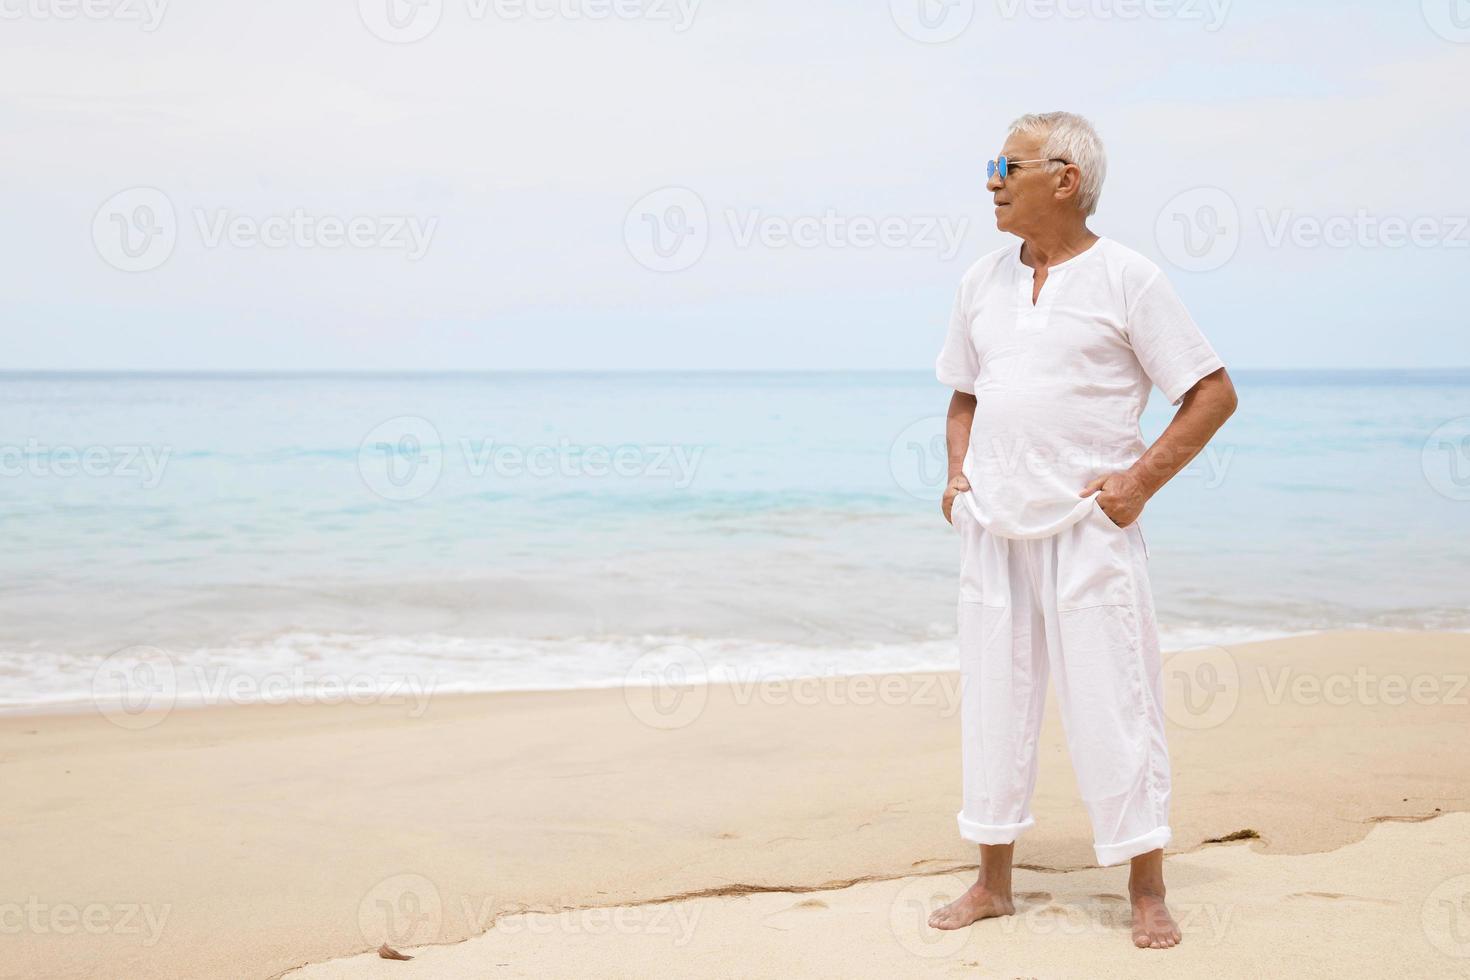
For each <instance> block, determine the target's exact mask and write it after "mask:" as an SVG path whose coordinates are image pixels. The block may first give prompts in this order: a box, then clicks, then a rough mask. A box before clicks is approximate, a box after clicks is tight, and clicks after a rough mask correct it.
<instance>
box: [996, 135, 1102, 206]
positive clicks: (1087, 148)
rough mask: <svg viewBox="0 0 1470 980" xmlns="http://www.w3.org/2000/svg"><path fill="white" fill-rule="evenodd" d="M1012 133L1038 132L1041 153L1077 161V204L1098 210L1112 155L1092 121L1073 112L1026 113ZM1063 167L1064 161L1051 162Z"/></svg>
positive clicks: (1073, 161) (1070, 161)
mask: <svg viewBox="0 0 1470 980" xmlns="http://www.w3.org/2000/svg"><path fill="white" fill-rule="evenodd" d="M1010 131H1011V133H1021V134H1023V135H1026V136H1034V137H1036V138H1037V139H1040V140H1041V155H1042V156H1043V157H1057V158H1059V159H1062V160H1066V161H1067V162H1068V163H1075V164H1076V165H1077V169H1078V170H1081V171H1082V183H1081V185H1080V186H1079V187H1078V188H1077V207H1079V208H1081V209H1082V213H1083V214H1086V215H1091V214H1094V213H1096V211H1097V199H1098V198H1099V197H1101V196H1102V185H1103V178H1104V177H1106V176H1107V173H1108V158H1107V154H1106V153H1105V152H1103V144H1102V138H1101V137H1100V136H1098V135H1097V130H1095V129H1093V128H1092V123H1090V122H1088V121H1087V120H1086V119H1083V118H1082V117H1081V116H1079V115H1077V114H1076V113H1073V112H1039V113H1031V114H1029V115H1025V116H1022V117H1021V118H1020V119H1017V120H1016V121H1015V122H1013V123H1011V129H1010ZM1049 166H1051V167H1060V166H1062V164H1059V163H1055V164H1050V165H1049Z"/></svg>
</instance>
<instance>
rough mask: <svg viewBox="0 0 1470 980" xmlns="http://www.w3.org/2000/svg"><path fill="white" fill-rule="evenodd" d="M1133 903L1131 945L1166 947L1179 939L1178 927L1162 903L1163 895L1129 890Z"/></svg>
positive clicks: (1175, 943)
mask: <svg viewBox="0 0 1470 980" xmlns="http://www.w3.org/2000/svg"><path fill="white" fill-rule="evenodd" d="M1128 898H1129V900H1130V902H1131V903H1132V905H1133V945H1135V946H1137V947H1138V948H1139V949H1168V948H1169V947H1170V946H1174V945H1177V944H1178V942H1179V940H1180V938H1181V937H1180V935H1179V927H1178V926H1177V925H1175V924H1174V917H1173V916H1172V915H1170V914H1169V908H1168V906H1166V905H1165V904H1164V896H1162V895H1150V894H1147V893H1143V892H1129V894H1128Z"/></svg>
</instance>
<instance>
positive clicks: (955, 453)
mask: <svg viewBox="0 0 1470 980" xmlns="http://www.w3.org/2000/svg"><path fill="white" fill-rule="evenodd" d="M974 421H975V396H974V395H967V394H965V393H964V392H963V391H957V392H955V393H954V394H953V395H951V396H950V399H949V416H948V418H947V420H946V422H945V426H944V445H945V449H946V450H947V452H948V454H949V475H948V476H947V477H945V482H946V483H947V482H949V481H950V480H953V479H954V478H955V477H957V476H959V475H960V473H962V472H963V471H964V465H965V454H966V453H967V452H969V451H970V426H971V425H972V424H973V423H974Z"/></svg>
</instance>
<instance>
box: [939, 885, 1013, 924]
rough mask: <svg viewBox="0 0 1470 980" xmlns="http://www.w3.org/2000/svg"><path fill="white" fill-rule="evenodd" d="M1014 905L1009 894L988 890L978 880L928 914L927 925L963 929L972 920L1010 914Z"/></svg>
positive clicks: (977, 920)
mask: <svg viewBox="0 0 1470 980" xmlns="http://www.w3.org/2000/svg"><path fill="white" fill-rule="evenodd" d="M1015 911H1016V905H1015V903H1014V902H1012V901H1011V897H1010V896H1009V895H1002V894H1000V893H998V892H992V891H988V890H987V889H986V888H985V886H984V885H982V884H980V883H979V882H978V881H977V882H976V883H975V884H973V885H971V886H970V890H969V891H967V892H965V893H964V894H963V895H961V896H960V897H959V898H957V899H955V900H954V901H953V902H950V903H949V904H948V905H946V906H945V907H944V908H942V909H937V910H935V912H934V914H933V915H931V916H929V925H930V927H931V928H934V929H963V928H964V927H965V926H967V925H969V924H971V923H972V922H979V921H980V920H981V919H990V918H994V917H995V916H997V915H1011V914H1012V913H1014V912H1015Z"/></svg>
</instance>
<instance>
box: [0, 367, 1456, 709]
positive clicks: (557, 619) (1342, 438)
mask: <svg viewBox="0 0 1470 980" xmlns="http://www.w3.org/2000/svg"><path fill="white" fill-rule="evenodd" d="M1236 382H1237V386H1238V388H1239V390H1240V393H1241V406H1240V409H1239V411H1238V412H1237V414H1236V416H1235V417H1234V418H1233V419H1232V420H1231V421H1230V423H1229V424H1228V425H1227V426H1226V428H1225V429H1224V430H1223V431H1222V432H1221V434H1220V435H1219V437H1217V440H1216V442H1215V443H1214V444H1213V445H1212V446H1211V448H1210V450H1209V451H1208V453H1207V454H1206V455H1205V456H1203V457H1201V459H1199V460H1197V461H1196V463H1195V464H1193V465H1192V466H1191V467H1190V469H1189V470H1187V471H1186V472H1185V473H1184V474H1182V475H1181V476H1180V477H1179V478H1177V479H1176V480H1175V481H1174V482H1173V483H1172V484H1171V485H1170V486H1169V487H1167V488H1166V489H1165V490H1164V492H1163V493H1162V494H1161V495H1160V496H1159V497H1157V498H1156V499H1155V500H1154V501H1153V502H1152V503H1151V504H1150V506H1149V508H1148V509H1147V510H1146V511H1145V514H1144V517H1143V527H1144V530H1145V534H1146V537H1147V540H1148V543H1149V546H1150V550H1151V564H1152V568H1153V575H1154V589H1155V594H1156V598H1157V601H1158V604H1159V609H1160V617H1161V622H1162V626H1163V629H1164V635H1165V642H1166V646H1168V645H1171V644H1172V645H1174V646H1176V647H1177V646H1181V645H1187V644H1193V643H1202V642H1228V641H1230V640H1235V639H1242V638H1249V637H1251V636H1264V635H1274V634H1281V633H1292V632H1299V631H1305V630H1313V629H1321V628H1326V627H1335V626H1364V625H1366V626H1377V627H1390V628H1400V627H1403V628H1413V627H1437V628H1451V629H1466V628H1470V545H1467V535H1466V530H1467V528H1470V499H1467V498H1470V438H1467V437H1470V372H1466V371H1445V372H1434V373H1414V372H1408V373H1404V372H1394V373H1252V372H1240V373H1239V374H1238V375H1237V376H1236ZM947 401H948V392H947V391H945V390H944V389H943V388H941V387H940V386H939V385H938V384H937V383H935V382H934V381H933V380H932V378H931V377H930V376H929V375H928V374H925V373H878V374H875V373H865V374H606V375H597V374H484V375H447V376H403V377H385V376H344V375H323V376H317V375H298V376H239V377H228V376H217V375H213V376H184V375H164V376H147V375H34V374H32V375H5V376H0V532H3V534H4V540H5V542H6V547H5V548H4V549H3V552H0V570H3V580H4V582H5V583H6V584H5V586H4V588H3V591H0V701H3V702H8V703H26V702H33V701H38V700H51V699H61V698H68V697H76V696H82V695H83V694H84V693H85V690H86V689H87V688H88V687H89V686H90V685H91V683H92V678H93V674H94V672H95V666H96V663H97V662H98V661H99V660H100V659H101V658H103V657H106V656H107V655H108V654H110V653H113V652H114V651H117V650H119V649H121V648H126V647H132V646H137V645H144V646H149V647H156V648H159V649H162V650H165V651H168V652H169V653H170V655H172V656H176V657H178V658H180V659H181V660H183V661H187V662H190V663H195V664H203V665H210V664H215V665H226V666H227V668H228V669H229V670H232V671H243V672H250V671H255V670H258V669H264V668H262V667H261V666H260V665H272V666H271V669H280V668H281V667H282V665H290V664H308V665H315V669H324V665H327V666H332V665H335V666H332V669H336V670H342V671H346V670H349V669H350V670H351V671H354V672H363V671H366V672H367V673H368V674H369V675H373V676H376V675H377V673H381V672H385V671H401V670H415V669H418V670H422V671H424V672H426V673H428V674H430V675H432V677H433V678H434V680H435V682H436V683H437V684H438V685H439V687H440V688H441V689H443V688H452V689H500V688H517V687H562V686H578V685H586V684H600V683H614V682H616V681H617V680H618V679H620V678H621V677H622V675H623V672H625V671H626V670H627V667H628V663H629V662H630V661H631V660H632V659H634V658H636V657H637V656H638V655H639V654H640V652H642V651H646V650H647V649H648V648H650V647H651V646H654V645H657V644H662V643H671V642H672V643H680V644H685V645H688V646H690V647H692V648H694V649H696V650H699V651H701V655H702V656H706V657H708V658H713V659H719V660H722V661H729V662H734V663H747V664H758V665H759V667H760V669H761V670H763V671H767V672H770V673H779V674H786V675H789V674H792V673H801V672H803V671H807V670H858V669H899V668H904V667H933V666H947V665H948V664H949V663H950V662H952V657H953V651H952V642H951V641H952V636H953V604H954V564H955V560H956V555H955V542H954V540H953V538H952V537H951V535H950V530H949V528H948V526H947V525H945V524H944V522H943V520H942V518H941V517H940V516H939V514H938V511H937V497H938V493H939V488H940V485H941V484H942V482H943V476H944V471H943V456H942V439H941V437H940V433H941V431H942V429H941V423H942V417H943V413H944V410H945V406H946V404H947ZM1169 411H1170V409H1169V406H1167V405H1164V404H1162V402H1161V400H1160V399H1158V398H1157V397H1156V398H1155V401H1154V402H1153V403H1151V405H1150V407H1149V411H1148V413H1147V414H1146V416H1145V419H1144V429H1145V435H1146V436H1148V437H1152V436H1153V435H1155V434H1156V433H1157V432H1158V431H1159V430H1161V429H1162V427H1163V426H1164V424H1166V422H1167V420H1168V417H1169ZM1462 440H1464V441H1462Z"/></svg>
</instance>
